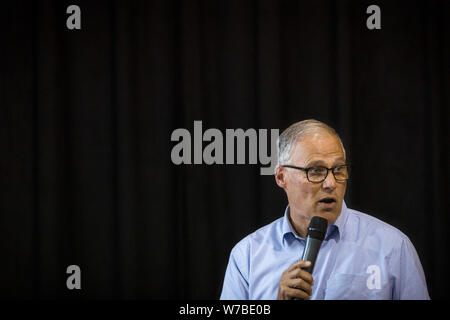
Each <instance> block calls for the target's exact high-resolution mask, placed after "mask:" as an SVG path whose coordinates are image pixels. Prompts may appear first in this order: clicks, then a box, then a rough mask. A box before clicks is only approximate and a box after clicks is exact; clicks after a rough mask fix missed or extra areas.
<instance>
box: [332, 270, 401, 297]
mask: <svg viewBox="0 0 450 320" xmlns="http://www.w3.org/2000/svg"><path fill="white" fill-rule="evenodd" d="M368 276H369V275H358V274H345V273H341V274H335V275H332V276H331V277H330V279H329V280H328V281H327V286H326V288H325V296H324V299H325V300H389V299H392V297H391V291H392V290H391V286H390V284H389V282H386V281H383V280H381V283H380V285H379V288H372V289H370V288H369V287H370V284H369V285H368V284H367V279H368ZM377 287H378V286H377Z"/></svg>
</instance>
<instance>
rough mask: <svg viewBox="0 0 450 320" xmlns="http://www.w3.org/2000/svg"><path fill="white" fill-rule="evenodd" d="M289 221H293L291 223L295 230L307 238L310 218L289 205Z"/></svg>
mask: <svg viewBox="0 0 450 320" xmlns="http://www.w3.org/2000/svg"><path fill="white" fill-rule="evenodd" d="M289 221H290V222H291V225H292V227H293V228H294V230H295V232H296V233H297V234H298V235H299V236H300V237H302V238H306V234H307V232H308V226H309V222H310V219H308V218H306V217H305V216H303V215H301V214H298V213H297V212H295V211H294V210H293V208H291V207H289Z"/></svg>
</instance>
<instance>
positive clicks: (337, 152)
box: [291, 131, 345, 164]
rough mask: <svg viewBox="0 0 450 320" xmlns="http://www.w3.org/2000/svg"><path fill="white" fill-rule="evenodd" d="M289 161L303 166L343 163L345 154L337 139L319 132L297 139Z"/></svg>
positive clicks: (326, 133)
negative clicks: (310, 163) (308, 163)
mask: <svg viewBox="0 0 450 320" xmlns="http://www.w3.org/2000/svg"><path fill="white" fill-rule="evenodd" d="M291 160H292V161H296V162H301V163H303V164H304V163H306V162H320V161H322V162H327V163H328V162H335V161H345V153H344V150H343V148H342V144H341V142H340V140H339V138H338V137H336V136H335V135H333V134H330V133H328V132H324V131H320V132H314V133H311V134H308V135H306V136H304V137H300V138H298V139H297V140H296V141H295V144H294V148H293V150H292V153H291Z"/></svg>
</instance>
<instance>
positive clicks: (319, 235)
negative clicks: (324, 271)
mask: <svg viewBox="0 0 450 320" xmlns="http://www.w3.org/2000/svg"><path fill="white" fill-rule="evenodd" d="M327 227H328V221H327V219H325V218H322V217H318V216H314V217H312V219H311V222H310V223H309V227H308V232H307V234H306V245H305V249H304V250H303V255H302V259H301V260H308V261H310V262H311V265H310V266H309V267H307V268H304V269H303V270H305V271H308V272H309V273H311V274H312V273H313V269H314V264H315V262H316V258H317V254H318V253H319V249H320V245H321V244H322V241H323V239H324V238H325V233H326V232H327Z"/></svg>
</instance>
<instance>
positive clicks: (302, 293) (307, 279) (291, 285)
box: [278, 260, 314, 300]
mask: <svg viewBox="0 0 450 320" xmlns="http://www.w3.org/2000/svg"><path fill="white" fill-rule="evenodd" d="M310 265H311V262H309V261H306V260H300V261H297V262H294V263H293V264H291V266H290V267H289V268H288V269H287V270H285V271H284V272H283V274H282V275H281V278H280V285H279V287H278V300H291V299H294V298H299V299H303V300H309V299H310V298H311V294H312V288H311V287H312V286H313V285H314V279H313V277H312V275H311V274H310V273H309V272H307V271H305V270H302V268H307V267H309V266H310Z"/></svg>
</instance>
